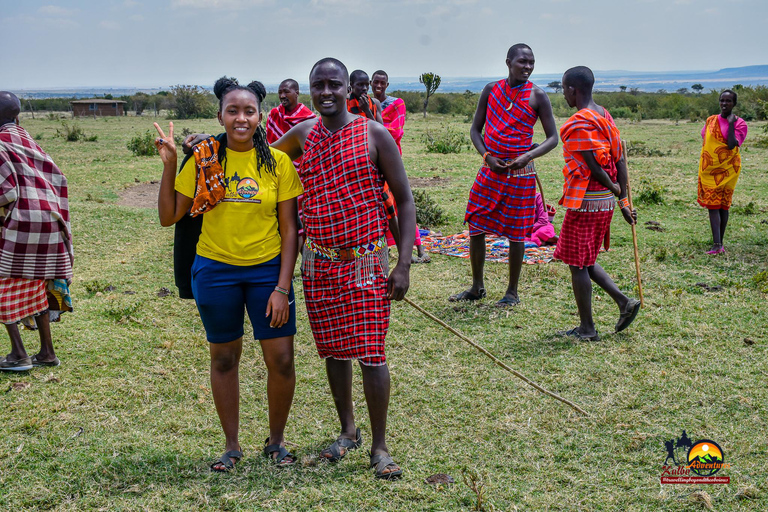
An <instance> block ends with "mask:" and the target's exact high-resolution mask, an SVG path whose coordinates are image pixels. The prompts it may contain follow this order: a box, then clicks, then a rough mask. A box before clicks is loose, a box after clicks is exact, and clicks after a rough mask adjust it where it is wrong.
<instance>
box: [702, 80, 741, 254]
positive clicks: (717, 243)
mask: <svg viewBox="0 0 768 512" xmlns="http://www.w3.org/2000/svg"><path fill="white" fill-rule="evenodd" d="M737 98H738V96H736V93H735V92H733V91H731V90H730V89H728V90H726V91H723V92H722V93H720V114H718V115H715V116H710V117H708V118H707V123H706V124H705V125H704V128H703V129H702V130H701V138H702V139H704V140H703V141H702V145H701V157H700V158H699V194H698V196H699V197H698V201H699V204H700V205H701V206H703V207H704V208H706V209H707V210H709V226H710V228H711V229H712V249H710V250H708V251H707V254H720V253H723V252H725V246H724V245H723V239H724V238H725V228H726V226H727V225H728V213H729V210H730V208H731V201H733V190H734V189H735V188H736V182H737V181H739V172H740V171H741V156H740V155H739V148H740V147H741V144H742V143H743V142H744V139H746V138H747V123H745V122H744V120H743V119H742V118H740V117H738V116H737V115H736V114H734V113H733V107H735V106H736V100H737Z"/></svg>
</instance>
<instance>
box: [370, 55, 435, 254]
mask: <svg viewBox="0 0 768 512" xmlns="http://www.w3.org/2000/svg"><path fill="white" fill-rule="evenodd" d="M387 87H389V75H387V73H386V72H385V71H382V70H381V69H379V70H378V71H375V72H374V73H373V79H372V80H371V88H372V89H373V96H374V98H375V99H377V100H379V103H381V119H382V121H383V122H384V127H385V128H386V129H387V131H389V133H390V134H391V135H392V138H393V139H395V143H396V144H397V149H399V150H400V155H401V156H402V154H403V148H402V146H401V145H400V141H401V140H402V139H403V135H404V134H405V130H403V128H404V126H405V101H403V100H402V99H401V98H395V97H394V96H387ZM415 243H416V251H417V254H418V256H417V257H415V258H413V259H412V263H429V262H430V261H431V260H430V257H429V255H428V254H427V253H426V252H425V251H424V246H423V245H422V244H421V235H420V234H419V227H418V225H417V226H416V241H415Z"/></svg>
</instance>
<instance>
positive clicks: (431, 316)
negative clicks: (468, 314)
mask: <svg viewBox="0 0 768 512" xmlns="http://www.w3.org/2000/svg"><path fill="white" fill-rule="evenodd" d="M403 300H404V301H405V302H407V303H408V304H410V305H411V306H413V308H414V309H416V310H418V311H419V312H420V313H421V314H423V315H424V316H426V317H428V318H430V319H432V320H434V321H435V322H436V323H438V324H439V325H440V326H442V327H443V328H445V329H447V330H448V331H450V332H452V333H453V334H455V335H456V336H458V337H459V338H461V339H462V340H464V341H466V342H467V343H469V344H470V345H472V346H473V347H475V348H476V349H477V350H479V351H480V352H482V353H483V354H485V355H486V356H488V357H490V358H491V360H492V361H493V362H494V363H496V364H497V365H498V366H501V367H502V368H504V369H505V370H507V371H508V372H510V373H512V375H514V376H515V377H517V378H519V379H522V380H523V381H525V382H526V383H527V384H529V385H531V386H533V387H534V388H536V389H538V390H539V391H541V392H542V393H544V394H545V395H549V396H551V397H552V398H554V399H555V400H559V401H561V402H563V403H564V404H566V405H567V406H568V407H570V408H572V409H574V410H576V411H578V412H580V413H581V414H583V415H584V416H589V414H587V412H586V411H585V410H584V409H582V408H581V407H579V406H578V405H576V404H574V403H573V402H571V401H569V400H566V399H565V398H563V397H561V396H560V395H557V394H555V393H553V392H551V391H548V390H546V389H544V388H543V387H541V386H539V385H538V384H536V383H535V382H533V381H532V380H530V379H529V378H528V377H526V376H525V375H523V374H522V373H520V372H518V371H516V370H513V369H512V368H510V367H509V366H507V365H506V364H504V363H503V362H502V361H501V360H500V359H499V358H498V357H496V356H494V355H493V354H491V353H490V352H488V351H487V350H486V349H485V348H483V347H482V346H480V345H478V344H477V343H475V342H474V341H472V340H471V339H469V338H467V337H466V336H464V335H463V334H462V333H460V332H459V331H457V330H456V329H454V328H453V327H451V326H450V325H448V324H446V323H445V322H443V321H442V320H440V319H439V318H437V317H436V316H435V315H433V314H432V313H429V312H428V311H426V310H425V309H424V308H422V307H421V306H419V305H418V304H416V303H415V302H413V301H412V300H411V299H409V298H408V297H403Z"/></svg>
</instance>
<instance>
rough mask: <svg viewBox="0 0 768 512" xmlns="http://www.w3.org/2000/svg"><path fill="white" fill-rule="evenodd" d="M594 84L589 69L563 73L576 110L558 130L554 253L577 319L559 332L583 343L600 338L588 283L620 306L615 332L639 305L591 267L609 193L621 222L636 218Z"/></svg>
mask: <svg viewBox="0 0 768 512" xmlns="http://www.w3.org/2000/svg"><path fill="white" fill-rule="evenodd" d="M594 83H595V77H594V75H593V74H592V71H591V70H590V69H589V68H587V67H584V66H578V67H575V68H571V69H569V70H568V71H566V72H565V74H564V75H563V95H564V96H565V101H567V102H568V106H569V107H576V108H578V109H579V110H578V112H576V113H575V114H574V115H572V116H571V117H570V118H569V119H568V121H566V122H565V124H563V126H562V127H561V128H560V136H561V137H562V139H563V156H564V158H565V167H564V168H563V175H565V184H564V185H563V197H562V198H561V199H560V204H561V205H563V206H564V207H565V208H566V212H565V219H564V220H563V227H562V229H561V230H560V238H559V239H558V241H557V248H556V249H555V254H554V257H555V259H559V260H562V261H563V263H565V264H566V265H568V266H569V267H570V269H571V281H572V283H573V295H574V296H575V298H576V307H577V308H578V310H579V319H580V320H581V323H580V325H579V326H578V327H575V328H573V329H570V330H568V331H562V332H560V333H558V334H560V335H564V336H574V337H576V338H578V339H582V340H587V341H597V340H599V339H600V337H599V336H598V334H597V329H596V328H595V322H594V320H593V319H592V281H594V282H595V283H597V285H598V286H600V288H602V289H603V290H605V291H606V293H608V295H610V297H611V298H612V299H613V300H614V302H616V305H617V306H618V307H619V321H618V322H616V332H619V331H623V330H624V329H626V328H627V327H629V324H631V323H632V321H633V320H634V319H635V317H636V316H637V312H638V311H639V310H640V301H639V300H635V299H630V298H629V297H627V296H626V295H624V294H623V293H622V292H621V290H619V287H618V286H616V283H614V282H613V280H611V278H610V277H609V276H608V274H607V273H606V272H605V270H603V267H601V266H600V265H598V264H597V263H596V262H597V253H598V252H599V251H600V245H601V244H602V243H603V240H604V239H605V235H606V233H607V232H608V228H609V227H610V225H611V219H612V218H613V209H614V205H615V204H616V200H615V198H614V195H615V196H618V197H619V205H620V207H621V213H622V215H623V216H624V220H626V221H627V222H628V223H629V224H634V223H635V220H636V219H637V214H636V213H635V212H633V211H632V210H630V208H629V200H628V199H627V164H626V160H625V159H624V158H622V154H621V135H620V134H619V130H618V129H617V128H616V125H615V124H614V122H613V118H612V117H611V114H609V113H608V111H607V110H606V109H604V108H603V107H601V106H600V105H598V104H596V103H595V102H594V100H593V99H592V86H593V85H594ZM617 180H618V183H617Z"/></svg>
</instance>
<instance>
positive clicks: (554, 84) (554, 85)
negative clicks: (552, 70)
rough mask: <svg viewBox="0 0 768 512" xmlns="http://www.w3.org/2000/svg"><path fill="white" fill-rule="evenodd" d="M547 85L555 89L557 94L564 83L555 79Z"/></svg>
mask: <svg viewBox="0 0 768 512" xmlns="http://www.w3.org/2000/svg"><path fill="white" fill-rule="evenodd" d="M547 87H549V88H550V89H554V90H555V94H557V93H559V92H560V91H561V90H562V89H563V84H562V83H561V82H560V80H555V81H554V82H549V83H548V84H547Z"/></svg>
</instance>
